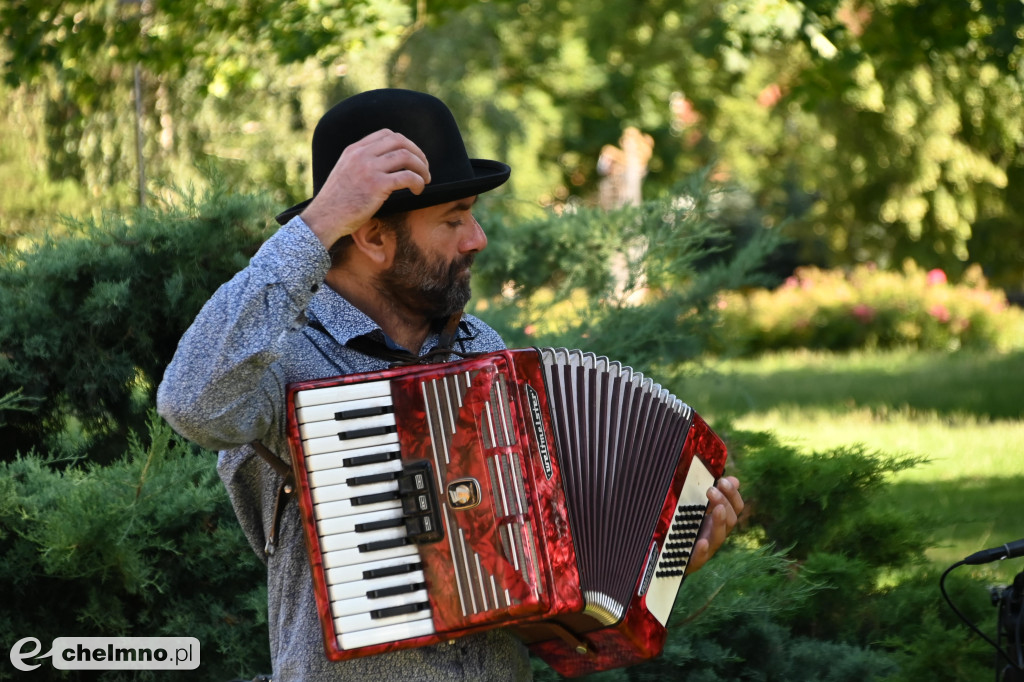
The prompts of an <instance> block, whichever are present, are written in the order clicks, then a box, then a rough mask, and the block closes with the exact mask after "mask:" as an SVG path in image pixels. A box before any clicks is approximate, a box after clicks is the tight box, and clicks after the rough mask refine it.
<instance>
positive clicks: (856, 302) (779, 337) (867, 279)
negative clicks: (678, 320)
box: [716, 262, 1024, 354]
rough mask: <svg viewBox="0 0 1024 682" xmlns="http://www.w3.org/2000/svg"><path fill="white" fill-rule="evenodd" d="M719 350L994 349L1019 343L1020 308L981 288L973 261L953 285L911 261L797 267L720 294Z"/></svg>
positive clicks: (1023, 326) (1023, 322) (1023, 323)
mask: <svg viewBox="0 0 1024 682" xmlns="http://www.w3.org/2000/svg"><path fill="white" fill-rule="evenodd" d="M716 305H717V307H718V309H719V311H720V313H721V320H722V322H721V327H720V337H721V338H722V339H727V340H728V342H727V343H723V344H721V345H720V346H719V348H718V350H719V351H720V352H727V353H741V354H750V353H760V352H763V351H772V350H779V349H786V348H813V349H822V350H833V351H847V350H852V349H875V348H882V349H888V348H913V349H920V350H947V351H948V350H959V349H961V348H962V349H973V350H998V351H1005V350H1009V349H1011V348H1020V347H1021V339H1022V338H1024V334H1022V332H1024V311H1021V310H1020V309H1018V308H1014V307H1011V306H1010V305H1009V304H1008V303H1007V299H1006V296H1005V294H1004V293H1003V292H1002V291H999V290H996V289H992V288H990V287H989V286H988V284H987V282H986V281H985V278H984V277H983V276H982V274H981V269H980V268H979V267H978V266H972V267H970V268H968V270H967V272H966V274H965V275H964V277H963V279H962V281H961V282H960V283H959V284H951V283H949V282H948V281H947V280H946V276H945V274H944V273H943V272H942V271H941V270H931V271H928V272H925V271H924V270H923V269H921V268H919V267H917V266H916V265H915V264H914V263H912V262H908V263H906V264H905V266H904V269H903V271H902V272H885V271H881V270H878V269H876V268H874V267H871V266H868V265H861V266H857V267H855V268H853V269H852V270H849V271H842V270H820V269H818V268H813V267H806V268H799V269H798V270H797V271H796V272H795V274H794V275H793V276H792V277H790V278H789V279H787V280H786V282H785V283H784V284H783V285H782V286H780V287H778V288H777V289H774V290H767V289H757V290H753V291H748V292H743V293H740V292H729V293H725V294H722V295H721V296H720V297H719V298H718V300H717V302H716Z"/></svg>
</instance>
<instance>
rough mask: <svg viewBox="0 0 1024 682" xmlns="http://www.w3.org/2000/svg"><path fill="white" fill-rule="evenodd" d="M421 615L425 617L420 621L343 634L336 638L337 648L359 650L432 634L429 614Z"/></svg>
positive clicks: (427, 612) (432, 623)
mask: <svg viewBox="0 0 1024 682" xmlns="http://www.w3.org/2000/svg"><path fill="white" fill-rule="evenodd" d="M422 613H424V614H426V617H425V618H423V619H422V620H416V621H412V622H408V623H399V624H398V625H390V626H386V627H379V628H373V629H372V630H362V631H359V632H347V633H343V634H341V635H340V636H339V637H338V646H339V647H341V648H342V649H345V650H349V649H359V648H361V647H364V646H371V645H373V644H386V643H388V642H397V641H399V640H402V639H411V638H413V637H423V636H425V635H432V634H434V621H433V620H432V619H431V618H430V612H429V611H423V612H422Z"/></svg>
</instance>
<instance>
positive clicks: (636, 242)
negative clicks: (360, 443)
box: [474, 175, 782, 372]
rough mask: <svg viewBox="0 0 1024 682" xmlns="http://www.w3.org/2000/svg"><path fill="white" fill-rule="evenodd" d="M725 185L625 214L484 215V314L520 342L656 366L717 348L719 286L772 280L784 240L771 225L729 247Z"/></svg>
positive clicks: (693, 182) (687, 189) (479, 278)
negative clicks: (774, 257) (719, 200)
mask: <svg viewBox="0 0 1024 682" xmlns="http://www.w3.org/2000/svg"><path fill="white" fill-rule="evenodd" d="M718 193H719V190H718V189H716V188H715V187H714V186H712V185H711V184H710V183H709V182H708V181H707V178H706V177H704V176H700V175H697V176H694V177H693V178H691V179H690V180H689V181H688V182H687V183H686V184H685V185H684V186H683V187H682V188H681V189H680V192H679V195H678V196H675V197H672V198H666V199H655V200H650V201H646V202H644V203H643V204H641V205H639V206H627V207H623V208H619V209H616V210H605V209H598V208H590V207H579V206H573V207H569V208H566V209H565V210H564V211H562V212H560V213H555V212H545V213H543V214H541V215H539V216H538V217H536V218H534V219H520V220H518V221H516V222H515V223H514V224H513V223H511V222H510V221H509V220H507V219H506V218H505V217H504V216H503V215H501V214H500V213H492V214H482V215H481V216H480V220H481V224H483V226H484V228H485V230H486V231H487V234H488V236H489V240H490V241H489V244H488V247H487V249H486V250H484V251H483V252H482V253H481V254H480V255H479V257H478V259H477V264H476V265H475V266H474V270H475V272H476V278H475V280H474V292H475V293H476V294H477V296H478V298H477V299H476V301H477V310H476V312H477V313H478V314H479V315H480V316H481V317H483V318H484V319H486V320H487V322H488V323H490V324H491V325H492V326H494V327H495V328H496V329H498V331H499V332H501V333H502V335H503V337H504V338H505V340H506V343H507V344H508V345H509V346H511V347H527V346H545V345H553V346H565V347H569V348H579V349H582V350H592V351H594V352H595V353H597V354H599V355H605V356H607V357H609V358H611V359H613V360H618V361H620V362H622V363H623V364H628V365H630V366H631V367H633V368H634V369H638V370H640V371H646V372H649V371H651V370H652V369H653V368H655V367H666V366H670V365H674V364H677V363H680V362H684V361H686V360H692V359H694V358H697V357H700V356H701V355H702V354H703V353H705V352H706V351H707V350H708V349H709V348H711V347H712V343H711V342H712V338H713V336H714V334H715V331H714V330H715V325H716V323H717V317H718V310H717V309H716V308H715V307H714V305H713V303H714V302H715V300H716V297H717V296H718V295H719V293H720V292H723V291H727V290H730V289H737V288H742V287H752V286H765V285H767V284H768V282H769V281H770V277H771V276H770V275H766V274H765V272H764V271H763V267H762V266H763V265H764V262H765V259H766V258H768V256H769V255H770V254H772V253H773V252H774V251H775V250H776V249H778V248H779V246H780V245H781V244H782V239H781V237H780V236H779V234H778V233H777V232H774V231H771V230H767V229H761V230H758V231H755V232H753V233H751V234H749V235H747V238H746V241H745V242H744V243H743V244H742V245H737V246H735V248H730V247H732V246H733V245H732V244H731V242H730V233H729V229H728V227H727V226H726V225H725V223H724V221H723V220H722V219H721V218H720V217H719V216H718V215H717V209H716V205H717V204H716V202H715V197H716V196H717V195H718Z"/></svg>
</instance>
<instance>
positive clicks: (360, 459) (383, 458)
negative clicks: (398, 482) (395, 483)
mask: <svg viewBox="0 0 1024 682" xmlns="http://www.w3.org/2000/svg"><path fill="white" fill-rule="evenodd" d="M401 456H402V455H401V453H400V452H399V451H398V450H392V451H391V452H377V453H374V454H372V455H357V456H356V457H346V458H345V459H343V460H341V463H342V464H343V465H345V466H347V467H361V466H365V465H367V464H383V463H384V462H390V461H391V460H395V459H398V458H399V457H401Z"/></svg>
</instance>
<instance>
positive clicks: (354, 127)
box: [277, 89, 511, 225]
mask: <svg viewBox="0 0 1024 682" xmlns="http://www.w3.org/2000/svg"><path fill="white" fill-rule="evenodd" d="M382 128H388V129H390V130H393V131H395V132H396V133H401V134H402V135H405V136H406V137H407V138H409V139H410V140H412V141H413V142H414V143H415V144H416V145H417V146H418V147H419V148H420V149H422V150H423V153H424V154H426V156H427V162H428V163H429V164H430V184H428V185H427V186H426V187H425V188H424V189H423V192H422V193H420V194H413V193H412V192H411V191H409V190H408V189H400V190H398V191H396V192H392V194H391V196H390V197H388V199H387V201H385V202H384V204H383V205H382V206H381V208H380V210H379V211H378V212H377V215H388V214H391V213H400V212H402V211H411V210H413V209H416V208H426V207H427V206H436V205H438V204H444V203H447V202H449V201H455V200H456V199H464V198H465V197H470V196H474V195H477V194H480V193H482V192H486V191H488V190H492V189H494V188H495V187H497V186H498V185H501V184H502V183H504V182H505V181H506V180H508V176H509V174H510V173H511V169H510V168H509V167H508V166H507V165H505V164H503V163H501V162H500V161H488V160H486V159H471V158H469V155H468V154H467V153H466V145H465V143H464V142H463V141H462V135H461V134H460V133H459V126H458V124H457V123H456V122H455V117H454V116H452V112H451V111H449V110H448V107H447V106H445V104H444V102H442V101H441V100H439V99H437V98H436V97H434V96H432V95H427V94H424V93H422V92H415V91H412V90H395V89H383V90H370V91H368V92H363V93H360V94H358V95H353V96H352V97H349V98H347V99H344V100H342V101H341V102H339V103H338V104H335V105H334V106H333V107H332V108H331V109H330V111H328V112H327V113H326V114H324V116H323V118H321V119H320V122H319V123H317V124H316V129H315V130H314V131H313V196H316V195H317V193H318V192H319V191H320V188H321V187H323V186H324V182H326V181H327V176H328V175H330V173H331V171H332V170H333V169H334V165H335V164H336V163H337V162H338V158H339V157H340V156H341V152H342V150H344V149H345V147H347V146H349V145H350V144H352V143H353V142H358V141H359V140H361V139H363V138H364V137H366V136H367V135H369V134H370V133H373V132H375V131H377V130H381V129H382ZM311 201H312V199H306V200H305V201H303V202H302V203H301V204H296V205H295V206H292V207H291V208H289V209H288V210H287V211H284V212H283V213H281V214H280V215H279V216H277V222H279V223H280V224H282V225H284V224H285V223H286V222H288V221H289V220H291V219H292V218H293V217H294V216H296V215H298V214H299V213H301V212H302V211H303V209H305V208H306V206H308V205H309V202H311Z"/></svg>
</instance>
